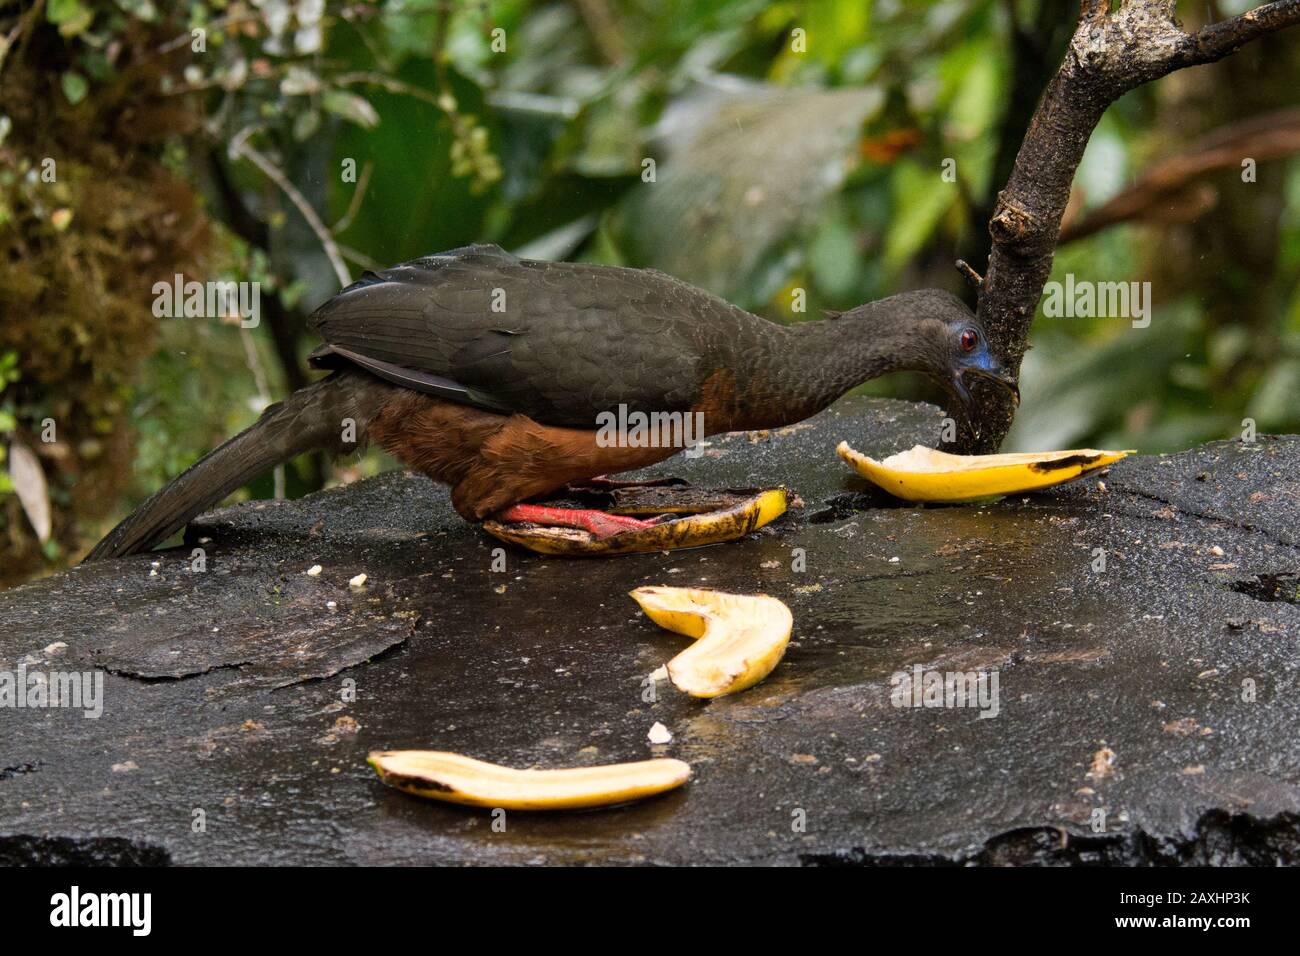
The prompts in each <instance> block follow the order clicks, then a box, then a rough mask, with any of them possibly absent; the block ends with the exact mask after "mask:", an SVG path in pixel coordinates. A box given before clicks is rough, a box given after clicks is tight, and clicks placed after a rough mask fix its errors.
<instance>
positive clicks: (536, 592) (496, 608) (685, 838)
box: [0, 400, 1300, 865]
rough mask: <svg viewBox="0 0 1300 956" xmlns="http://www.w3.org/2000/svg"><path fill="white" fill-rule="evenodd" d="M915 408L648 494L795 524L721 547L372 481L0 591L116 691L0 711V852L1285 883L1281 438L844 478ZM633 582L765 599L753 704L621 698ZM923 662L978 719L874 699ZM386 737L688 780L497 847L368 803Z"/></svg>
mask: <svg viewBox="0 0 1300 956" xmlns="http://www.w3.org/2000/svg"><path fill="white" fill-rule="evenodd" d="M939 421H940V419H939V415H938V413H937V412H936V411H935V410H934V409H931V408H927V407H922V406H914V405H906V404H904V403H897V402H883V401H868V400H850V401H845V402H842V403H840V404H839V405H838V406H837V407H836V408H834V409H832V410H831V411H830V412H828V413H826V414H824V415H822V416H819V417H818V418H817V419H814V420H812V421H810V422H808V423H805V424H804V425H802V426H797V427H796V428H794V429H789V430H785V431H783V432H778V433H773V434H770V435H765V436H733V437H730V438H727V439H725V440H723V441H719V442H717V443H715V444H714V445H712V446H710V447H709V448H708V449H706V451H705V454H704V455H703V456H702V457H701V458H699V459H696V460H688V459H684V458H679V459H677V460H674V461H672V462H668V463H665V464H664V465H663V466H661V467H660V468H658V469H655V470H654V471H653V473H655V474H675V475H680V476H681V477H684V478H688V479H690V480H691V481H693V482H694V483H695V484H697V485H702V486H711V487H732V488H741V487H753V486H762V485H770V484H779V483H784V484H786V485H788V486H789V487H791V488H792V489H793V490H794V491H795V492H796V493H797V494H798V495H799V496H800V497H801V498H802V499H803V503H804V505H803V507H802V508H801V509H797V510H796V511H794V512H792V513H790V514H788V515H787V516H785V517H783V518H782V519H780V520H779V521H777V522H776V523H774V524H773V525H771V526H770V527H769V528H766V529H764V530H763V531H761V532H759V533H757V534H754V535H752V536H750V537H749V538H748V539H746V540H744V541H742V542H738V543H734V544H727V545H719V546H716V547H711V548H703V549H699V550H694V551H682V552H674V553H671V554H651V555H640V556H632V557H623V558H616V559H609V560H590V561H566V560H563V559H558V558H545V557H542V556H538V555H532V554H528V553H524V552H520V551H515V550H512V549H506V550H505V551H504V552H503V553H504V555H505V566H506V570H505V571H494V570H493V563H494V556H499V555H500V554H501V553H502V552H498V551H497V550H496V549H498V548H503V547H504V546H503V545H501V543H500V542H498V541H496V540H495V539H492V538H489V537H488V536H487V535H485V534H483V533H482V532H480V531H479V530H477V529H475V528H473V527H470V526H469V525H466V524H465V523H464V522H462V521H461V520H460V519H459V518H457V517H456V515H455V514H454V513H453V512H452V511H451V509H450V507H449V506H448V504H447V499H446V493H445V491H442V490H438V489H436V488H434V487H433V486H432V485H431V484H430V483H428V482H427V481H426V480H424V479H423V478H419V477H414V476H409V475H402V474H391V475H385V476H382V477H380V478H377V479H373V480H370V481H364V482H360V483H358V484H356V485H352V486H349V487H347V488H342V489H337V490H333V491H328V492H324V493H322V494H319V495H316V496H313V497H311V498H308V499H305V500H303V501H298V502H292V503H285V504H272V503H257V504H250V505H242V506H238V507H234V508H228V509H225V510H223V511H220V512H216V513H214V514H212V515H209V516H207V517H206V518H205V519H204V520H203V521H202V522H201V523H198V524H196V525H195V526H194V527H193V528H191V530H190V538H189V542H188V543H187V544H186V545H185V546H184V547H181V548H176V549H172V550H169V551H166V552H162V553H159V554H154V555H148V556H143V555H142V556H137V557H134V558H129V559H123V560H120V561H115V562H109V563H105V564H97V565H90V566H86V567H82V568H78V569H75V570H73V571H71V572H68V573H65V574H61V575H56V576H54V577H51V578H49V579H46V580H44V581H40V582H37V583H34V584H31V585H27V586H25V587H22V588H18V589H15V590H13V591H10V592H7V593H4V594H0V662H3V663H0V669H8V670H12V669H15V668H17V667H18V666H19V664H20V663H22V664H24V665H25V666H26V667H27V668H28V669H29V670H38V671H39V670H49V669H56V668H62V669H65V670H67V669H83V668H92V667H102V668H104V669H105V670H107V673H106V675H105V678H104V696H105V700H104V711H103V716H102V717H100V718H99V719H86V718H84V717H82V715H81V712H80V711H75V710H69V709H48V710H31V709H20V710H19V709H0V863H5V862H16V863H22V862H40V861H50V862H59V861H72V862H123V863H129V862H167V861H170V862H176V863H250V862H261V863H347V862H354V863H411V862H417V863H465V862H469V863H542V862H547V863H573V862H578V863H580V862H602V863H608V862H613V863H618V862H627V863H639V862H668V863H693V862H698V863H732V862H753V863H808V864H863V863H875V864H914V863H922V864H934V865H942V864H965V863H1030V862H1038V863H1055V862H1061V863H1098V862H1111V863H1155V862H1182V863H1263V864H1269V863H1275V862H1282V861H1294V859H1295V858H1296V856H1297V850H1298V848H1300V738H1297V735H1296V734H1295V731H1294V728H1295V727H1296V725H1297V722H1298V721H1300V699H1298V698H1297V695H1296V694H1295V693H1294V687H1295V685H1296V676H1297V669H1300V654H1298V653H1297V638H1300V606H1297V605H1296V604H1295V603H1292V602H1290V601H1288V600H1285V599H1274V598H1273V597H1272V596H1271V595H1272V593H1273V592H1272V591H1269V590H1268V589H1267V586H1266V585H1267V584H1268V582H1277V581H1280V582H1284V583H1285V582H1288V581H1290V582H1294V580H1295V578H1294V576H1295V575H1296V573H1297V572H1300V522H1298V521H1297V517H1296V516H1297V513H1298V509H1300V479H1298V478H1297V476H1300V438H1296V437H1285V438H1264V437H1262V438H1261V439H1260V441H1259V442H1257V443H1255V444H1253V445H1242V444H1241V443H1239V442H1221V443H1215V444H1211V445H1208V446H1206V447H1204V448H1200V449H1195V450H1192V451H1189V452H1186V453H1183V454H1179V455H1171V456H1163V457H1135V458H1131V459H1128V460H1126V461H1124V462H1121V463H1119V464H1118V465H1116V466H1114V467H1113V468H1112V469H1111V470H1110V472H1109V474H1107V475H1104V476H1101V478H1100V481H1101V482H1102V483H1104V485H1105V486H1106V487H1105V490H1102V489H1101V488H1100V487H1099V484H1098V478H1097V477H1096V476H1093V477H1091V478H1089V479H1086V480H1085V481H1083V482H1080V483H1076V484H1074V485H1071V486H1069V487H1066V488H1061V489H1056V490H1054V491H1051V492H1048V493H1044V494H1039V495H1025V496H1017V497H1014V498H1009V499H1005V500H1003V501H1000V502H997V503H995V504H991V505H980V506H965V507H936V508H917V507H912V506H904V505H901V504H900V503H899V502H897V501H893V500H891V499H888V498H887V497H885V496H883V495H881V494H879V493H877V492H874V491H872V490H871V489H870V488H869V486H867V485H866V483H865V482H864V481H863V480H861V479H859V478H857V477H856V476H854V475H853V474H852V473H851V472H850V471H849V470H848V468H847V467H846V466H845V465H844V464H843V463H842V462H841V461H839V459H837V458H836V457H835V453H834V448H835V445H836V443H837V442H838V441H839V440H841V439H847V440H849V442H850V443H851V444H853V445H854V446H855V447H857V448H858V449H859V450H861V451H864V452H867V453H869V454H876V455H883V454H889V453H891V452H894V451H898V450H902V449H904V448H907V447H909V446H910V445H912V444H914V443H916V442H923V443H927V444H934V443H936V441H937V437H938V429H939ZM1242 475H1244V476H1245V477H1239V476H1242ZM204 539H207V540H204ZM195 547H202V548H203V549H204V551H205V553H206V560H207V565H206V570H205V571H195V570H192V566H191V560H192V550H193V548H195ZM796 549H802V550H796ZM1096 549H1102V550H1103V551H1104V553H1105V559H1106V568H1105V570H1104V571H1103V572H1097V571H1094V570H1093V565H1094V562H1096V561H1097V560H1098V555H1099V552H1098V551H1097V550H1096ZM155 561H156V562H158V566H157V567H156V568H154V567H153V566H152V562H155ZM801 561H805V562H806V570H804V571H796V570H793V567H794V566H800V562H801ZM313 564H321V565H322V566H323V569H324V570H323V572H322V574H321V575H320V576H319V577H309V576H307V575H306V574H305V573H304V572H305V571H306V570H307V569H308V568H309V567H311V566H312V565H313ZM151 570H156V571H157V572H158V573H157V574H156V575H153V576H151V575H150V571H151ZM362 572H364V573H365V574H367V575H368V580H367V582H366V584H365V586H364V587H363V588H360V589H357V588H351V587H349V586H348V581H349V580H350V579H351V578H352V577H353V576H354V575H357V574H359V573H362ZM641 584H674V585H705V586H711V587H720V588H729V589H734V590H742V591H745V590H749V591H755V590H763V591H766V592H768V593H770V594H773V595H775V596H777V597H780V598H781V599H782V600H784V601H786V602H787V603H788V604H789V605H790V607H791V609H792V611H793V612H794V617H795V631H794V641H793V643H792V645H791V647H790V650H789V651H788V653H787V655H786V658H785V660H784V661H783V662H782V664H781V665H780V666H779V667H778V668H777V669H776V671H775V672H774V673H773V674H772V675H771V677H769V678H768V679H767V680H766V681H765V682H763V683H762V684H760V685H758V686H757V687H755V688H754V689H752V690H750V691H747V692H745V693H742V694H739V695H736V696H734V697H726V698H720V699H718V700H715V701H713V702H709V703H705V702H701V701H697V700H693V699H690V698H687V697H684V696H682V695H680V694H678V693H677V692H676V691H675V690H674V689H673V688H672V686H671V684H666V683H665V684H660V685H659V692H658V698H657V700H654V701H647V700H645V699H643V694H644V693H645V687H644V678H645V677H646V675H648V674H649V673H650V672H651V671H653V670H655V669H656V668H657V667H659V666H660V665H661V664H663V663H664V662H665V661H667V660H668V658H669V657H671V656H672V655H673V654H674V653H676V652H677V651H678V650H680V649H681V648H682V647H683V646H685V645H684V641H685V639H684V638H681V637H679V636H677V635H674V634H671V633H669V632H667V631H664V630H661V629H659V628H658V627H656V626H655V625H653V624H652V623H650V622H649V621H648V620H646V619H645V618H644V617H643V616H642V615H641V614H640V612H639V611H638V610H637V608H636V605H635V604H634V602H633V601H632V600H631V599H630V598H629V597H628V596H627V592H628V591H629V590H631V589H632V588H634V587H636V586H638V585H641ZM1283 590H1285V589H1283ZM330 601H333V602H334V603H335V607H333V608H330V607H329V606H328V602H330ZM214 628H215V629H216V630H214ZM57 642H61V643H64V644H66V645H67V646H66V647H65V648H61V647H59V646H58V643H57ZM914 665H921V666H922V667H924V668H934V669H938V670H942V671H979V670H985V671H988V670H990V669H992V670H994V671H996V673H997V675H998V680H999V684H998V688H999V697H998V704H999V709H998V714H997V716H996V717H994V718H992V719H981V718H980V717H979V711H978V710H976V709H970V708H965V709H947V708H899V707H895V706H893V705H892V703H891V676H892V675H894V674H895V673H897V672H900V671H909V672H910V669H911V668H912V667H913V666H914ZM353 692H355V697H353ZM655 721H661V722H663V723H664V724H665V725H666V726H667V727H668V728H669V729H670V730H671V731H672V732H673V734H674V739H673V741H672V742H671V743H670V744H668V745H667V746H662V747H652V746H650V744H649V743H648V741H647V739H646V733H647V731H648V730H649V728H650V726H651V724H653V723H654V722H655ZM402 747H425V748H432V749H450V750H458V751H461V752H464V753H468V754H471V755H473V756H477V757H481V758H484V759H489V760H495V761H499V762H502V763H507V764H512V765H517V766H527V765H541V766H560V765H576V764H589V763H597V762H605V761H615V760H634V759H642V758H645V757H647V756H649V755H651V754H666V755H671V756H676V757H680V758H682V759H685V760H687V761H689V762H690V763H691V764H692V766H693V768H694V778H693V780H692V781H691V783H689V784H688V785H687V786H686V787H685V788H683V789H682V790H679V791H676V792H673V793H670V794H667V795H665V796H663V797H661V798H658V799H655V800H651V801H648V802H645V803H642V804H638V805H634V806H630V807H622V808H615V809H609V810H603V811H596V812H586V813H578V814H558V813H555V814H542V815H527V814H523V813H512V814H510V815H509V818H508V825H507V828H506V830H505V832H501V833H498V832H494V831H493V829H492V826H491V818H490V816H488V815H487V814H486V813H484V812H480V811H474V810H467V809H465V808H459V807H450V806H443V805H439V804H436V803H431V802H427V801H422V800H419V799H416V798H413V797H409V796H406V795H404V794H401V793H399V792H396V791H394V790H391V789H388V788H386V787H384V786H383V785H382V784H381V783H380V782H379V781H378V779H377V778H376V777H375V775H374V772H373V771H372V770H370V768H369V767H367V766H366V764H365V756H366V754H367V752H369V751H370V750H377V749H393V748H402Z"/></svg>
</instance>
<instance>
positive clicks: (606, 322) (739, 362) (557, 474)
mask: <svg viewBox="0 0 1300 956" xmlns="http://www.w3.org/2000/svg"><path fill="white" fill-rule="evenodd" d="M310 324H311V326H312V328H314V329H315V330H316V331H317V332H319V333H320V335H321V337H322V338H323V339H324V340H325V344H324V345H322V346H321V347H320V348H318V349H317V350H316V351H315V352H314V353H313V354H312V356H311V362H312V364H313V365H315V366H316V367H318V368H324V369H331V370H333V371H332V372H331V374H330V375H328V376H327V377H326V378H324V379H322V380H321V381H319V382H316V383H314V384H312V385H309V386H308V387H306V388H303V389H300V390H299V391H297V392H295V393H293V394H292V395H290V396H289V397H288V398H287V399H285V400H284V401H283V402H280V403H278V404H275V405H272V406H271V407H269V408H268V409H266V411H265V412H263V414H262V416H261V418H260V419H259V420H258V421H257V422H256V423H255V424H254V425H252V426H251V427H250V428H248V429H247V430H246V431H244V432H242V433H240V434H239V435H236V436H235V437H234V438H232V439H230V440H229V441H227V442H226V443H225V444H224V445H222V446H221V447H219V448H217V449H216V450H215V451H213V452H211V453H210V454H208V455H207V456H206V457H204V458H203V459H201V460H200V461H199V462H198V463H197V464H195V465H194V466H193V467H192V468H190V469H189V470H188V471H186V472H185V473H184V474H182V475H181V476H180V477H178V478H176V479H175V480H174V481H173V482H171V484H169V485H167V486H166V487H165V488H163V489H162V490H161V491H159V492H158V493H156V494H155V495H153V496H152V497H151V498H149V499H148V500H147V501H145V502H144V504H142V505H141V506H140V507H139V508H138V509H137V510H136V511H135V512H134V513H133V514H131V515H130V516H129V517H128V518H126V520H124V521H123V522H122V523H121V524H119V525H118V526H117V527H116V528H114V529H113V531H112V532H110V533H109V534H108V536H107V537H105V538H104V540H103V541H101V542H100V543H99V544H98V545H97V546H96V547H95V549H94V550H93V551H91V553H90V555H89V557H88V560H90V559H97V558H108V557H117V556H120V555H126V554H132V553H135V552H137V551H141V550H145V549H148V548H151V547H153V546H154V545H155V544H157V543H158V542H160V541H162V540H164V539H165V538H167V537H168V536H170V535H171V534H172V533H174V532H175V531H177V530H179V529H180V528H181V527H183V526H184V525H185V524H186V523H187V522H188V521H189V520H190V519H191V518H193V517H194V516H195V515H197V514H199V513H200V512H202V511H203V510H204V509H206V508H209V507H211V506H212V505H214V504H216V503H217V502H219V501H220V500H221V499H222V498H224V497H226V496H227V495H229V494H230V493H231V492H233V491H235V490H236V489H238V488H239V487H241V486H242V485H244V484H245V483H246V482H248V481H249V480H250V479H252V478H254V477H256V476H257V475H258V474H260V473H261V472H264V471H266V470H268V469H270V468H271V467H273V466H275V465H277V464H279V463H281V462H284V461H287V460H288V459H290V458H293V457H294V456H296V455H299V454H302V453H303V452H307V451H311V450H313V449H317V448H327V449H330V450H332V451H335V452H339V453H341V452H346V451H355V450H357V448H358V447H359V443H360V442H363V441H365V440H366V439H369V440H371V441H374V442H376V443H378V444H379V445H380V446H381V447H383V448H384V449H385V450H387V451H388V452H390V453H391V454H393V455H395V456H396V457H397V458H399V459H401V460H402V461H403V462H405V463H406V464H407V465H409V466H410V467H411V468H414V469H416V470H417V471H421V472H424V473H425V474H427V475H428V476H429V477H431V478H433V479H434V480H435V481H440V482H444V483H446V484H448V485H450V486H451V500H452V504H453V505H454V506H455V508H456V510H457V511H458V512H459V513H460V514H461V515H462V516H464V517H465V518H466V519H468V520H470V521H481V520H483V519H484V518H488V517H492V516H495V517H497V518H498V519H499V520H505V521H523V520H530V521H537V522H541V523H564V524H572V525H574V526H578V527H585V528H587V529H588V530H591V531H592V532H594V533H596V534H598V535H607V534H613V533H617V532H619V531H621V530H624V529H626V528H628V527H640V526H643V525H644V524H645V522H642V521H637V520H635V519H631V518H626V517H620V516H615V515H607V514H605V513H603V512H599V511H570V512H563V513H562V514H561V516H560V517H558V518H557V516H556V511H557V510H558V509H547V508H540V507H538V506H535V505H528V504H524V503H525V502H527V501H528V500H529V499H533V498H536V497H538V496H542V495H546V494H547V493H549V492H553V491H555V490H556V489H559V488H563V487H565V486H566V485H569V484H573V483H580V482H583V481H586V480H588V479H592V478H593V477H598V476H603V475H609V474H616V473H618V472H623V471H628V470H630V469H634V468H640V467H643V466H645V465H650V464H653V463H655V462H657V461H661V460H663V459H664V458H667V457H669V456H670V455H672V454H674V453H676V452H677V451H680V450H681V449H680V448H679V447H662V446H661V447H620V444H625V443H615V444H614V445H613V446H611V444H610V443H609V442H607V441H601V440H599V436H598V430H597V423H598V421H599V420H600V416H601V415H602V413H604V414H612V413H615V412H616V411H617V410H618V409H619V407H620V406H624V408H625V410H626V412H628V413H632V412H642V413H646V414H652V413H673V412H677V413H695V412H698V413H701V414H702V415H703V425H704V431H705V433H706V434H709V435H714V434H718V433H721V432H729V431H741V430H748V429H757V428H775V427H779V426H783V425H788V424H792V423H794V422H797V421H800V420H802V419H804V418H807V417H808V416H810V415H813V414H815V413H816V412H819V411H821V410H822V409H823V408H825V407H826V406H828V405H830V404H831V402H833V401H835V399H837V398H839V397H840V396H841V395H843V394H844V393H845V392H847V391H849V390H850V389H852V388H854V387H855V386H857V385H860V384H861V383H863V382H865V381H867V380H868V379H872V378H875V377H877V376H879V375H884V374H886V373H888V372H894V371H901V370H912V371H917V372H923V373H925V374H927V375H929V376H931V377H932V378H934V379H935V380H936V381H938V382H939V383H941V384H942V385H944V386H945V387H947V388H948V389H949V390H951V391H952V392H953V393H954V394H955V395H956V396H957V397H958V398H959V399H960V400H961V401H962V402H963V404H965V405H967V406H969V404H970V393H969V391H968V390H967V383H966V378H967V377H968V376H971V375H979V376H984V377H987V378H991V379H993V380H995V381H997V382H998V383H1000V384H1001V385H1003V386H1005V387H1006V388H1008V389H1010V390H1012V392H1013V393H1015V382H1014V380H1013V379H1012V378H1011V376H1010V375H1008V374H1007V373H1006V372H1005V371H1004V370H1003V368H1002V367H1001V365H1000V364H999V363H998V362H997V360H996V359H995V358H994V357H993V356H992V354H991V353H990V351H989V346H988V343H987V341H986V339H985V336H984V331H983V330H982V329H981V328H980V326H979V323H978V322H977V321H976V319H975V316H974V315H972V314H971V312H970V310H969V309H967V308H966V306H965V305H963V304H962V302H961V301H960V300H959V299H957V298H956V297H955V296H952V295H950V294H948V293H946V292H941V291H936V290H923V291H918V292H905V293H903V294H901V295H895V296H891V297H890V298H888V299H882V300H880V301H878V302H870V303H867V304H866V305H862V306H859V307H858V308H856V309H853V310H851V311H849V312H844V313H839V314H835V315H833V317H832V318H829V319H827V320H824V321H819V322H805V323H800V324H797V325H791V326H783V325H777V324H775V323H773V322H769V321H766V320H764V319H761V318H759V317H757V316H754V315H751V314H750V313H748V312H746V311H744V310H743V309H740V308H737V307H736V306H733V305H731V304H730V303H728V302H725V301H723V300H722V299H719V298H718V297H716V296H714V295H710V294H709V293H707V292H704V291H702V290H700V289H697V288H694V287H693V286H690V285H687V284H686V283H684V282H680V281H678V280H676V279H674V278H672V277H671V276H668V275H665V274H664V273H662V272H657V271H654V270H649V269H623V268H614V267H611V266H595V265H581V264H572V263H560V262H537V261H533V260H529V259H519V258H516V257H515V256H512V255H510V254H509V253H507V252H504V251H503V250H501V249H499V248H497V247H496V246H489V245H478V246H466V247H464V248H461V249H454V250H452V251H450V252H445V253H442V254H440V255H435V256H429V257H427V258H424V259H416V260H414V261H413V262H407V263H404V264H402V265H399V266H396V267H395V268H392V269H387V270H385V271H383V272H378V273H373V272H367V273H365V275H364V276H362V278H361V279H360V280H359V281H357V282H355V283H353V284H352V285H350V286H348V287H347V288H346V289H344V290H343V291H342V292H340V293H339V294H338V295H336V296H334V298H332V299H330V300H329V301H328V302H326V303H325V304H324V305H322V306H321V307H320V308H319V309H318V310H317V311H316V312H315V314H314V315H313V316H312V317H311V320H310ZM1017 397H1018V396H1017ZM349 439H352V441H349Z"/></svg>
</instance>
